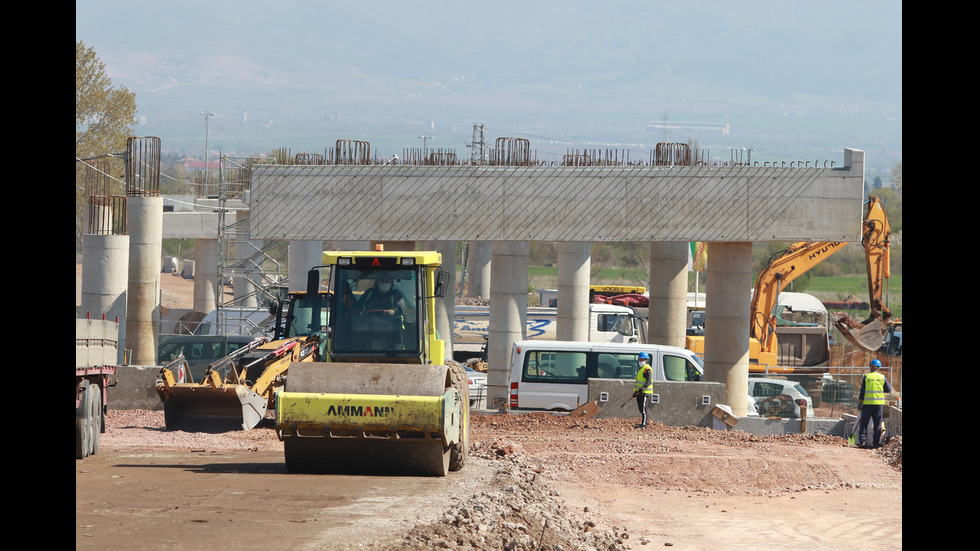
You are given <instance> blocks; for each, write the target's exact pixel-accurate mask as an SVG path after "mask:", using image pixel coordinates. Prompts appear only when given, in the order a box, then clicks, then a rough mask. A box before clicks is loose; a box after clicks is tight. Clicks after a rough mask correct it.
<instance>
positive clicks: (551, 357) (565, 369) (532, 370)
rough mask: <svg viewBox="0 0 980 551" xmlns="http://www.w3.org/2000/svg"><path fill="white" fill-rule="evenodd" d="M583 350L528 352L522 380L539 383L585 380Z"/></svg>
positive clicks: (582, 381)
mask: <svg viewBox="0 0 980 551" xmlns="http://www.w3.org/2000/svg"><path fill="white" fill-rule="evenodd" d="M585 366H586V355H585V353H584V352H542V351H532V352H529V353H528V354H527V355H526V356H525V359H524V373H523V380H524V381H528V382H539V383H580V384H584V383H585V382H586V381H587V380H588V377H587V374H586V369H585Z"/></svg>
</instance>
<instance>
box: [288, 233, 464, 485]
mask: <svg viewBox="0 0 980 551" xmlns="http://www.w3.org/2000/svg"><path fill="white" fill-rule="evenodd" d="M323 258H324V264H325V265H324V266H320V267H317V268H315V271H318V272H319V273H318V274H317V275H316V276H315V277H314V276H311V277H309V278H308V280H309V286H310V287H311V288H310V289H308V291H307V294H306V296H313V295H316V294H317V292H316V290H315V288H314V287H313V284H314V283H316V285H318V286H319V284H320V283H319V282H320V281H323V280H326V281H328V282H329V293H327V296H328V297H329V298H328V299H327V301H328V304H329V306H328V308H327V310H325V311H323V313H322V314H321V315H320V316H319V317H317V316H314V318H313V319H312V320H311V322H312V323H314V324H318V323H323V322H324V319H326V324H325V331H323V333H324V334H326V336H327V338H326V343H327V346H326V356H325V359H324V360H322V361H320V362H309V363H304V364H301V365H294V366H291V368H290V371H289V377H288V378H287V380H286V385H285V387H284V388H283V390H282V391H281V392H280V393H279V394H278V399H277V401H276V430H277V432H278V434H279V438H280V439H281V440H282V441H283V447H284V451H285V457H286V468H287V470H289V471H290V472H336V471H344V472H351V471H354V472H369V473H372V472H373V473H382V474H394V473H406V474H428V475H437V476H442V475H445V474H447V471H450V470H458V469H459V468H461V467H462V465H463V463H464V460H465V457H466V448H467V446H468V439H467V430H468V415H469V400H468V388H467V382H466V372H465V370H464V369H463V367H462V365H459V364H451V365H446V362H445V354H446V345H445V341H443V340H441V339H440V338H439V337H438V335H437V333H436V323H435V300H436V298H438V297H440V296H444V295H445V292H446V287H447V285H448V279H449V274H448V273H446V272H445V271H444V270H443V269H442V268H441V266H440V264H441V262H442V255H440V254H439V253H437V252H427V251H343V252H333V251H331V252H324V253H323ZM298 303H299V301H298V300H295V301H294V304H298ZM296 308H297V307H296V306H293V307H292V313H291V314H290V316H292V317H291V318H290V320H289V321H288V323H287V324H286V325H285V327H286V330H288V327H289V326H290V325H289V324H290V323H292V324H296V323H297V320H298V318H299V316H298V312H297V310H296ZM304 319H305V318H304Z"/></svg>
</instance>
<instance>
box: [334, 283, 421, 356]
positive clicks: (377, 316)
mask: <svg viewBox="0 0 980 551" xmlns="http://www.w3.org/2000/svg"><path fill="white" fill-rule="evenodd" d="M336 274H337V275H336V278H337V279H336V282H337V285H336V289H337V290H338V296H337V299H338V304H337V307H338V312H339V314H338V319H337V320H336V324H335V327H336V334H335V336H334V343H333V350H334V354H335V355H344V354H345V353H355V354H356V353H362V352H367V351H388V352H390V353H396V354H398V355H401V354H400V353H401V352H405V353H412V355H418V354H419V353H420V352H421V348H420V347H421V345H420V341H421V336H420V334H419V326H418V322H417V319H416V310H417V306H416V305H417V301H418V297H419V296H421V289H420V288H419V285H420V282H419V278H418V277H417V275H418V274H417V271H416V270H414V269H404V268H397V267H393V268H392V269H378V268H377V267H372V268H371V269H370V270H360V269H357V268H356V267H350V266H338V267H337V272H336Z"/></svg>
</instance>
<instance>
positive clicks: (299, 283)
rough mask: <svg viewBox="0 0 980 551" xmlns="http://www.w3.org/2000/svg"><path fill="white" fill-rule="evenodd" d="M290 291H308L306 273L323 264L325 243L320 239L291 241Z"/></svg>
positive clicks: (289, 248)
mask: <svg viewBox="0 0 980 551" xmlns="http://www.w3.org/2000/svg"><path fill="white" fill-rule="evenodd" d="M288 254H289V291H290V292H296V291H306V274H307V273H308V272H309V271H310V269H311V268H313V267H314V266H320V265H322V264H323V243H322V242H320V241H290V242H289V244H288Z"/></svg>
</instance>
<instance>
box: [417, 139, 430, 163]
mask: <svg viewBox="0 0 980 551" xmlns="http://www.w3.org/2000/svg"><path fill="white" fill-rule="evenodd" d="M419 137H420V138H422V158H423V159H425V158H426V151H425V143H426V142H427V141H428V140H431V139H432V136H419Z"/></svg>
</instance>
